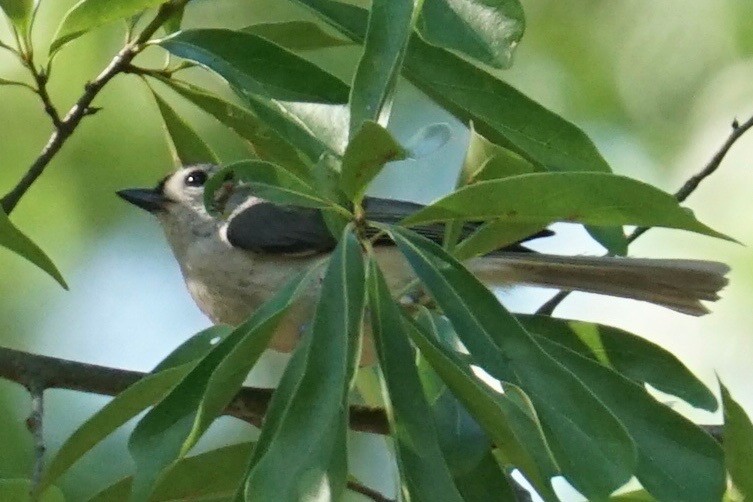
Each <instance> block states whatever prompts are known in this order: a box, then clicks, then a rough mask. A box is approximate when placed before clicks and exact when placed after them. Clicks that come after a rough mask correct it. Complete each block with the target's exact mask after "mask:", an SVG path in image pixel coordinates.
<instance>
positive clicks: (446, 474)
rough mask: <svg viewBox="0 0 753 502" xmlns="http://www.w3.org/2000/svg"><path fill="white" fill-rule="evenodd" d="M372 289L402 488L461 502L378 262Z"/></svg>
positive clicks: (418, 496) (415, 496) (372, 268)
mask: <svg viewBox="0 0 753 502" xmlns="http://www.w3.org/2000/svg"><path fill="white" fill-rule="evenodd" d="M368 288H369V310H370V312H371V328H372V331H373V333H374V341H375V344H376V348H377V354H378V356H379V364H380V366H381V368H382V372H383V374H384V383H383V388H382V394H383V395H384V396H385V404H386V405H387V406H386V408H387V418H388V420H389V422H390V430H391V432H392V436H393V437H394V438H395V442H396V450H397V458H398V466H399V467H400V473H401V477H402V480H403V484H404V485H405V487H406V489H407V491H408V493H409V495H410V499H411V500H435V501H438V502H439V501H457V502H461V501H462V500H463V498H462V496H461V495H460V493H459V492H458V490H457V487H456V486H455V483H454V481H453V479H452V474H451V473H450V469H449V467H448V466H447V463H446V462H445V460H444V456H443V454H442V450H441V448H440V446H439V439H438V437H437V430H436V428H435V427H434V424H433V423H432V422H431V418H430V417H431V409H430V408H429V405H428V403H427V402H426V397H425V396H424V393H423V389H422V388H421V382H420V380H419V376H418V372H417V370H416V367H415V365H414V359H415V354H414V352H413V348H412V347H411V346H410V343H409V341H408V337H407V335H406V333H405V331H404V329H403V321H402V316H401V314H400V310H399V308H398V306H397V305H396V304H395V302H394V301H393V299H392V296H391V294H390V290H389V288H388V286H387V283H386V281H385V279H384V277H383V275H382V272H381V271H380V270H379V267H378V265H377V264H376V261H374V259H373V258H372V259H371V261H370V262H369V278H368ZM427 419H428V420H427Z"/></svg>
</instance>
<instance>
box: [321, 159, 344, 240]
mask: <svg viewBox="0 0 753 502" xmlns="http://www.w3.org/2000/svg"><path fill="white" fill-rule="evenodd" d="M340 166H341V164H340V162H339V161H338V160H337V159H336V158H335V157H334V156H333V155H328V154H323V155H322V156H321V157H320V158H319V162H317V163H316V165H315V166H314V168H313V170H312V176H313V179H314V180H313V184H314V188H315V189H316V191H317V192H318V193H319V194H321V195H322V196H323V197H325V198H327V200H331V201H334V202H336V203H337V204H339V205H340V206H342V207H351V206H352V204H351V202H350V200H349V199H348V197H347V196H346V195H345V194H344V193H343V191H342V190H341V189H340ZM322 217H323V218H324V223H325V224H326V225H327V228H328V229H329V232H330V234H332V237H334V238H335V239H337V238H338V237H339V236H341V235H342V234H343V232H344V231H345V227H346V226H347V225H348V223H350V221H351V218H349V217H348V216H345V215H344V214H342V213H338V212H335V211H322Z"/></svg>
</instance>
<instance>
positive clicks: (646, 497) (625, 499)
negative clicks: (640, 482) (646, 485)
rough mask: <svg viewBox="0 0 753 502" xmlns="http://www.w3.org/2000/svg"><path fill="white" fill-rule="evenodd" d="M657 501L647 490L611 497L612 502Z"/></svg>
mask: <svg viewBox="0 0 753 502" xmlns="http://www.w3.org/2000/svg"><path fill="white" fill-rule="evenodd" d="M655 500H656V499H655V498H654V497H652V496H651V495H650V494H649V493H648V492H647V491H646V490H635V491H632V492H628V493H622V494H620V495H615V496H613V497H609V501H610V502H654V501H655Z"/></svg>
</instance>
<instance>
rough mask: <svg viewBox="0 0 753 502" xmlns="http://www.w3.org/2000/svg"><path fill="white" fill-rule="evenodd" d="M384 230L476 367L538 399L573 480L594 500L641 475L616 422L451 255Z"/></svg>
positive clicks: (406, 235) (550, 439) (551, 439)
mask: <svg viewBox="0 0 753 502" xmlns="http://www.w3.org/2000/svg"><path fill="white" fill-rule="evenodd" d="M385 229H386V230H387V231H389V232H390V234H391V235H392V236H393V239H394V240H395V242H396V243H397V245H398V247H399V248H400V250H401V251H402V253H403V255H404V256H405V257H406V259H407V260H408V262H409V263H410V265H411V267H412V268H413V270H414V272H415V273H416V275H417V276H418V277H419V278H420V279H421V281H422V283H423V286H424V287H425V288H426V289H427V290H428V291H429V292H430V293H431V295H432V296H433V297H434V299H435V300H436V302H437V304H438V305H439V306H440V308H441V309H442V310H443V311H444V313H445V315H446V316H447V317H448V319H449V320H450V322H451V323H452V325H453V327H454V328H455V332H456V333H457V334H458V336H459V337H460V339H461V341H462V342H463V345H465V347H466V348H467V349H468V350H469V351H470V353H471V356H472V357H473V358H474V360H475V361H476V362H477V363H478V364H479V365H480V366H481V367H482V368H484V369H485V370H486V371H487V372H488V373H489V374H490V375H492V376H493V377H494V378H497V379H499V380H502V381H506V382H511V383H513V384H516V385H518V386H519V387H521V388H522V389H523V391H524V392H525V393H526V394H527V395H528V396H529V397H530V398H531V401H532V402H533V405H534V407H535V409H536V412H537V413H538V416H539V418H540V420H541V424H542V427H543V429H544V432H545V434H546V438H547V440H548V442H549V445H550V447H551V450H552V452H553V453H554V457H555V459H556V461H557V463H558V465H559V466H560V468H561V470H562V473H563V475H564V476H565V477H566V478H567V479H568V481H570V483H571V484H572V485H573V486H574V487H575V488H576V489H578V490H579V491H580V492H581V493H583V494H584V495H585V496H587V497H588V498H589V499H591V498H597V499H598V498H605V497H606V496H607V495H609V493H611V492H612V491H613V490H614V489H616V488H617V487H619V486H621V485H622V484H623V483H625V482H626V481H627V480H628V479H629V478H630V477H631V475H632V473H633V471H634V468H635V462H636V458H635V445H634V444H633V442H632V440H631V439H630V437H629V436H628V435H627V432H626V431H625V429H624V427H623V426H622V424H620V422H619V421H618V420H617V419H616V418H615V417H614V415H613V414H612V413H611V412H610V411H609V410H608V409H606V408H605V407H604V405H603V404H602V403H601V402H600V401H599V400H598V399H597V398H596V397H595V396H594V395H593V394H592V393H591V392H590V391H589V390H588V389H587V388H586V387H585V386H584V385H583V383H582V382H581V381H580V380H578V379H577V378H576V377H575V376H574V375H573V374H572V373H570V372H569V371H568V370H566V369H565V368H564V367H562V366H561V365H560V364H559V363H557V362H556V361H555V360H554V359H552V358H551V357H550V356H549V355H547V354H546V353H545V352H544V351H543V350H542V349H541V347H540V346H539V345H538V344H537V343H536V341H535V340H534V339H533V338H532V337H531V335H530V334H528V332H527V331H525V329H524V328H523V327H522V326H521V325H520V323H518V321H517V320H516V319H515V318H514V317H513V316H512V315H511V314H510V313H509V312H508V311H507V310H506V309H505V308H504V307H503V306H502V305H501V304H500V303H499V301H498V300H497V298H496V297H495V296H494V294H493V293H492V292H491V291H490V290H489V289H487V288H486V287H485V286H484V285H483V284H482V283H481V282H479V280H478V279H477V278H476V277H475V276H474V275H473V274H471V273H470V272H469V271H468V270H466V269H465V268H464V267H463V266H462V265H461V264H460V263H458V262H457V261H456V260H455V259H454V258H452V256H450V255H449V254H448V253H447V252H446V251H444V250H443V249H442V248H441V247H439V246H437V245H436V244H434V243H433V242H431V241H429V240H427V239H425V238H423V237H420V236H418V235H416V234H414V233H413V232H410V231H408V230H405V229H402V228H399V227H385ZM435 370H437V368H436V367H435ZM437 371H438V370H437ZM458 397H460V396H458ZM477 418H478V417H477Z"/></svg>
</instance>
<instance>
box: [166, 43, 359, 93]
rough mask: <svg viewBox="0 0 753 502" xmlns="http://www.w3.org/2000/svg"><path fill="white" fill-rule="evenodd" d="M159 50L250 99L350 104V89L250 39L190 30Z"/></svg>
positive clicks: (270, 45)
mask: <svg viewBox="0 0 753 502" xmlns="http://www.w3.org/2000/svg"><path fill="white" fill-rule="evenodd" d="M160 45H161V46H162V47H164V48H165V49H166V50H168V51H170V52H171V53H172V54H175V55H176V56H180V57H182V58H185V59H189V60H191V61H195V62H197V63H199V64H201V65H204V66H206V67H207V68H209V69H211V70H213V71H214V72H216V73H218V74H219V75H221V76H222V77H223V78H224V79H225V80H227V81H228V82H229V83H230V85H232V86H233V87H234V88H236V89H239V90H241V91H243V92H245V93H250V94H261V95H264V96H268V97H270V98H275V99H282V100H290V101H309V102H318V103H345V102H347V101H348V86H347V84H345V83H344V82H343V81H341V80H339V79H337V78H336V77H334V76H332V75H331V74H330V73H327V72H326V71H324V70H322V69H321V68H319V67H318V66H316V65H315V64H313V63H311V62H309V61H308V60H306V59H303V58H301V57H299V56H297V55H295V54H293V53H292V52H290V51H287V50H285V49H284V48H282V47H280V46H279V45H277V44H275V43H273V42H270V41H269V40H267V39H266V38H262V37H260V36H257V35H253V34H251V33H246V32H243V31H231V30H225V29H197V30H186V31H182V32H180V33H178V34H176V35H174V36H172V37H169V38H167V39H165V40H162V41H161V42H160Z"/></svg>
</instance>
